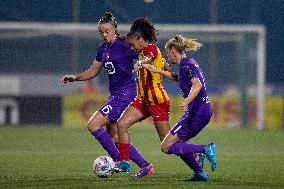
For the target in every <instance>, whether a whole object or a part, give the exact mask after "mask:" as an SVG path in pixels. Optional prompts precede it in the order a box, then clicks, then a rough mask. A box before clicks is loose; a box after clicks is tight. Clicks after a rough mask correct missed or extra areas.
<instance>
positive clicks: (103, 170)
mask: <svg viewBox="0 0 284 189" xmlns="http://www.w3.org/2000/svg"><path fill="white" fill-rule="evenodd" d="M113 168H114V162H113V160H112V158H110V157H108V156H99V157H98V158H97V159H96V160H95V161H94V164H93V171H94V173H95V174H96V175H97V176H98V177H101V178H108V177H110V176H111V175H112V174H113V172H112V169H113Z"/></svg>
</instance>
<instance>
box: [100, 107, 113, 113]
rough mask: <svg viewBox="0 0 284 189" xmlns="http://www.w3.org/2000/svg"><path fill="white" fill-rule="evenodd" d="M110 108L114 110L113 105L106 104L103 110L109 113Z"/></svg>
mask: <svg viewBox="0 0 284 189" xmlns="http://www.w3.org/2000/svg"><path fill="white" fill-rule="evenodd" d="M110 110H112V107H111V105H106V106H105V107H103V109H102V111H103V112H104V113H105V114H108V113H109V112H110Z"/></svg>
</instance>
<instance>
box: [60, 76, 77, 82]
mask: <svg viewBox="0 0 284 189" xmlns="http://www.w3.org/2000/svg"><path fill="white" fill-rule="evenodd" d="M73 81H76V77H75V75H65V76H63V77H62V78H61V83H62V84H66V83H68V82H73Z"/></svg>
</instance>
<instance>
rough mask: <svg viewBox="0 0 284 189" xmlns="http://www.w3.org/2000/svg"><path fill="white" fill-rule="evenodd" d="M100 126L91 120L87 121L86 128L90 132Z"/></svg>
mask: <svg viewBox="0 0 284 189" xmlns="http://www.w3.org/2000/svg"><path fill="white" fill-rule="evenodd" d="M99 128H100V127H99V126H98V125H96V124H95V123H94V122H93V121H92V120H89V121H88V125H87V129H88V130H89V131H90V132H91V133H92V132H95V131H97V130H98V129H99Z"/></svg>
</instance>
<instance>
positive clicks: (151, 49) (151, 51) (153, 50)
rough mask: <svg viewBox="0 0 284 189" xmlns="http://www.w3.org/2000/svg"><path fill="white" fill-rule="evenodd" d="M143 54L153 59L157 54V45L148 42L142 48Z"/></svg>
mask: <svg viewBox="0 0 284 189" xmlns="http://www.w3.org/2000/svg"><path fill="white" fill-rule="evenodd" d="M143 55H144V56H148V57H151V58H152V60H155V59H156V58H157V56H158V47H157V46H156V45H154V44H149V45H148V46H147V47H145V48H144V49H143Z"/></svg>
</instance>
